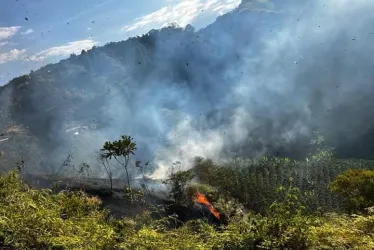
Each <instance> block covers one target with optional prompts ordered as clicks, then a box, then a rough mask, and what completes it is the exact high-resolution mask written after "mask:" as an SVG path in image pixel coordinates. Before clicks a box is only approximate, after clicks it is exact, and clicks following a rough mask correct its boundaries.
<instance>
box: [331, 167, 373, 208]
mask: <svg viewBox="0 0 374 250" xmlns="http://www.w3.org/2000/svg"><path fill="white" fill-rule="evenodd" d="M330 188H331V190H332V191H334V192H336V193H338V194H340V195H342V196H343V197H344V198H345V203H346V207H347V210H348V212H351V213H352V212H353V213H355V212H363V211H364V209H365V208H368V207H371V206H374V171H373V170H367V169H362V170H360V169H348V170H347V171H345V172H344V173H342V174H340V175H339V176H338V177H337V178H336V179H335V180H334V181H333V182H331V184H330Z"/></svg>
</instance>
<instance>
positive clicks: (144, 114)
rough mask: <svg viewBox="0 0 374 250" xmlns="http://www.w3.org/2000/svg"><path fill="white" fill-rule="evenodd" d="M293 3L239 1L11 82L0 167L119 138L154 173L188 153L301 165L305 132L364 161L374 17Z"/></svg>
mask: <svg viewBox="0 0 374 250" xmlns="http://www.w3.org/2000/svg"><path fill="white" fill-rule="evenodd" d="M296 2H297V1H296ZM296 2H295V1H287V3H288V5H287V4H286V3H284V4H282V5H276V4H273V5H271V6H270V5H268V4H263V5H259V6H252V5H251V4H252V1H243V3H242V4H241V5H240V6H239V8H238V9H236V10H234V11H232V12H231V13H228V14H226V15H223V16H221V17H220V18H218V19H217V20H216V21H215V22H214V23H213V24H211V25H209V26H208V27H206V28H204V29H201V30H199V31H195V30H194V28H193V27H192V26H187V27H185V28H181V27H178V26H177V25H174V26H170V27H166V28H163V29H161V30H152V31H150V32H149V33H147V34H145V35H143V36H141V37H134V38H130V39H128V40H126V41H120V42H113V43H109V44H106V45H105V46H103V47H94V48H92V49H91V50H89V51H82V53H81V54H80V55H71V56H70V58H68V59H65V60H62V61H60V62H59V63H56V64H51V65H47V66H45V67H43V68H41V69H39V70H36V71H33V72H31V73H30V74H28V75H25V76H20V77H18V78H15V79H13V80H12V81H10V82H9V83H8V84H7V85H6V86H4V87H2V88H1V89H0V100H1V105H0V109H1V112H0V114H1V119H0V120H1V124H0V128H1V131H4V132H3V135H2V137H0V138H2V139H3V138H4V139H7V141H2V142H0V143H1V144H0V151H3V154H4V161H3V163H2V164H4V165H6V166H9V165H11V164H10V163H12V164H13V165H14V163H15V161H17V159H18V158H19V157H20V156H19V154H16V153H15V152H16V151H17V152H24V154H25V155H24V156H22V157H24V158H27V159H28V161H29V162H32V163H29V164H30V165H33V166H45V162H46V161H52V162H54V163H56V164H57V163H59V162H61V161H62V159H64V158H65V157H66V155H67V153H68V152H69V151H76V152H77V153H76V156H75V157H76V159H75V160H76V161H77V162H87V161H88V163H92V162H90V161H92V160H90V159H92V154H93V153H94V152H95V151H96V150H98V149H99V148H100V147H101V145H102V143H103V142H104V141H105V140H108V139H113V138H115V137H117V136H118V135H119V134H131V135H132V136H134V137H135V139H136V141H137V142H138V145H139V150H138V153H137V156H136V157H137V158H138V159H142V160H148V159H151V160H155V164H156V165H158V166H160V165H170V163H171V162H173V161H176V160H187V159H190V158H192V157H194V156H197V155H200V156H203V157H209V158H215V159H217V160H219V159H221V158H225V157H236V156H259V155H269V156H272V155H276V156H289V157H292V158H304V157H305V156H306V154H307V153H308V152H309V150H310V147H311V146H310V144H309V142H310V139H311V138H312V137H313V133H314V132H315V131H317V132H318V133H320V134H322V135H323V136H324V137H325V138H326V140H327V141H328V142H329V144H330V145H331V146H332V147H335V148H336V152H337V154H338V156H339V157H342V158H351V157H353V158H368V159H372V158H373V157H372V149H373V144H372V141H373V140H371V139H370V138H373V136H374V135H373V133H374V132H373V125H374V122H373V120H372V118H371V117H374V116H373V112H374V102H373V101H372V97H371V93H372V90H373V87H374V84H372V82H371V80H370V79H373V77H374V75H373V74H374V73H372V70H371V68H372V66H373V64H374V63H373V61H372V59H371V58H369V57H367V56H366V55H367V54H369V53H370V52H372V50H373V48H372V46H369V44H370V42H371V41H372V38H371V37H368V34H367V29H366V28H367V27H368V25H369V24H370V21H372V19H373V18H372V17H370V16H369V15H366V13H364V14H362V13H361V15H360V16H358V17H357V18H358V19H359V20H358V21H357V22H355V23H350V24H349V25H346V24H347V23H345V22H344V23H342V24H339V25H338V24H334V25H333V26H332V25H331V24H332V22H331V20H332V18H334V17H332V16H331V15H329V14H328V13H325V14H321V16H320V17H318V19H313V18H315V16H314V14H315V12H316V11H317V7H318V6H317V5H318V4H319V2H318V3H312V2H306V3H305V4H304V5H302V6H301V5H300V6H299V4H296ZM287 6H292V7H293V8H287ZM316 6H317V7H316ZM301 10H302V11H303V12H302V13H303V14H302V15H300V12H301ZM355 11H356V12H355ZM358 11H362V10H356V9H352V10H350V12H349V13H350V14H351V15H355V14H357V13H358ZM347 22H348V21H347ZM316 23H318V25H316ZM330 23H331V24H330ZM318 26H319V27H318ZM317 28H319V29H320V30H321V31H318V30H316V29H317ZM353 37H355V39H354V40H353ZM356 38H357V39H356ZM343 114H344V115H343ZM14 128H18V130H17V129H16V132H15V131H14ZM12 131H13V132H12ZM17 131H18V132H17ZM20 131H23V132H22V133H21V132H20ZM20 145H25V146H24V148H21V146H20ZM26 145H27V146H26ZM40 162H41V163H43V164H40ZM92 164H94V163H92ZM41 168H42V169H41V170H42V171H43V167H41Z"/></svg>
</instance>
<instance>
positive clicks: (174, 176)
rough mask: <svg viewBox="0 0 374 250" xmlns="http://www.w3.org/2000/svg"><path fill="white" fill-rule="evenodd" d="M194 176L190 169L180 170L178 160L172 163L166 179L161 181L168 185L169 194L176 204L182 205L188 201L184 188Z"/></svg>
mask: <svg viewBox="0 0 374 250" xmlns="http://www.w3.org/2000/svg"><path fill="white" fill-rule="evenodd" d="M193 178H194V174H193V172H192V170H191V169H190V170H187V171H181V170H180V162H177V163H173V164H172V166H171V168H170V172H169V175H168V179H167V180H165V181H164V182H163V183H164V184H167V185H170V186H171V190H170V196H171V197H172V198H173V199H174V201H175V203H176V204H179V205H183V204H186V203H188V197H187V195H186V188H187V186H188V185H189V184H190V183H191V181H192V179H193Z"/></svg>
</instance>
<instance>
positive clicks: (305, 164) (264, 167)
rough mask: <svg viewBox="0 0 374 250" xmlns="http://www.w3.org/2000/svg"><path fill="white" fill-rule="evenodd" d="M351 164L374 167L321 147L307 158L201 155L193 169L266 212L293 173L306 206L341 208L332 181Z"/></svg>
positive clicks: (312, 209) (203, 181)
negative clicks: (216, 158) (219, 159)
mask: <svg viewBox="0 0 374 250" xmlns="http://www.w3.org/2000/svg"><path fill="white" fill-rule="evenodd" d="M349 168H357V169H363V168H368V169H374V161H366V160H340V159H336V158H335V157H333V153H332V152H331V151H330V150H319V151H317V152H316V153H315V154H313V155H310V156H309V157H308V158H307V159H305V160H304V161H295V160H291V159H288V158H277V157H275V158H268V157H262V158H259V159H242V158H239V159H234V160H232V161H229V162H227V163H224V164H215V163H213V162H212V161H211V160H209V159H202V158H197V159H196V160H195V163H194V167H193V172H194V173H195V175H196V178H197V180H198V181H199V183H201V184H206V185H209V186H211V187H214V188H215V189H217V191H218V192H219V193H220V194H221V195H223V196H225V197H226V198H229V197H232V198H235V199H237V200H238V202H240V203H242V204H243V205H244V206H245V207H247V208H249V209H251V210H254V211H256V212H261V213H263V214H265V213H266V211H267V210H268V207H269V206H270V204H271V203H272V202H273V201H275V200H276V199H277V198H278V197H279V194H278V193H277V192H276V188H277V187H278V186H286V185H287V184H288V180H289V178H290V177H292V178H293V180H294V182H293V183H294V184H293V185H294V186H295V187H297V188H298V189H299V190H300V192H301V194H302V195H301V197H300V199H301V200H302V201H303V202H304V203H305V204H306V209H307V210H308V211H310V212H315V211H317V209H319V208H320V209H323V210H324V211H341V210H342V208H343V201H342V199H341V197H340V196H339V195H337V194H334V193H331V192H330V190H329V188H328V185H329V183H330V182H331V181H332V180H334V179H335V178H336V177H337V176H338V174H340V173H341V172H343V171H344V170H346V169H349Z"/></svg>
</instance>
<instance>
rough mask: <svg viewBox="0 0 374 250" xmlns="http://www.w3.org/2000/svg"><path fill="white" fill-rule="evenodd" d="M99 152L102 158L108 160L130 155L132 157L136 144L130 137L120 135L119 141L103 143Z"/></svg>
mask: <svg viewBox="0 0 374 250" xmlns="http://www.w3.org/2000/svg"><path fill="white" fill-rule="evenodd" d="M101 151H102V154H103V156H104V157H105V158H109V159H112V157H114V158H118V157H125V156H129V155H130V154H131V155H134V154H135V151H136V143H135V142H133V139H132V138H131V137H130V136H128V135H122V136H121V139H120V140H118V141H113V142H110V141H107V142H105V143H104V146H103V148H102V149H101Z"/></svg>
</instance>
